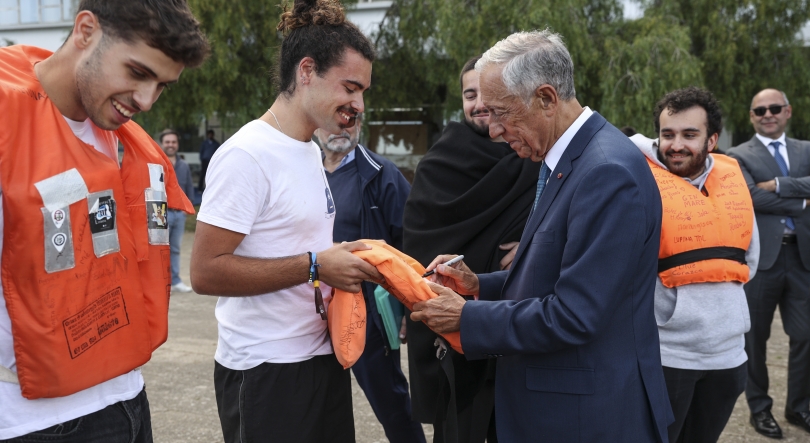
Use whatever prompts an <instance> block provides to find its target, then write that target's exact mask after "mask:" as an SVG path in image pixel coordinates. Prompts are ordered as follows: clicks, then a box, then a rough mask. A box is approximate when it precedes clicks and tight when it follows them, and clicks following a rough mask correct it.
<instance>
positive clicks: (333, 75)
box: [191, 0, 382, 443]
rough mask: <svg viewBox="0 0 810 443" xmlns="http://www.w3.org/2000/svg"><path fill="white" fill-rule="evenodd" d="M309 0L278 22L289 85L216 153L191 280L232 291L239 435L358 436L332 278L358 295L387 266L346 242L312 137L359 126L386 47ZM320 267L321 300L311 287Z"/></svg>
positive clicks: (228, 409)
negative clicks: (336, 237)
mask: <svg viewBox="0 0 810 443" xmlns="http://www.w3.org/2000/svg"><path fill="white" fill-rule="evenodd" d="M306 3H307V4H304V2H300V1H297V2H295V6H294V7H293V12H287V13H285V14H283V15H282V22H281V24H280V25H279V30H281V31H283V32H285V33H286V34H287V35H286V36H285V38H284V41H283V43H282V46H281V54H280V67H279V70H278V71H279V83H280V85H279V91H281V94H280V95H279V97H278V98H277V99H276V101H275V102H274V103H273V105H272V107H271V108H270V109H269V110H268V112H267V113H266V114H265V115H263V116H262V117H261V118H260V119H258V120H255V121H253V122H250V123H248V124H247V125H245V126H244V127H243V128H242V129H240V130H239V132H237V133H236V134H235V135H234V136H233V137H231V138H230V139H229V140H228V141H226V142H225V143H224V144H223V145H222V146H221V147H220V148H219V150H218V151H217V152H216V154H215V155H214V157H213V159H212V160H211V164H210V166H209V169H208V172H207V175H206V190H205V193H204V194H203V202H202V207H201V208H200V213H199V216H198V218H197V232H196V236H195V241H194V249H193V253H192V259H191V283H192V287H193V288H194V290H195V291H196V292H197V293H199V294H211V295H218V296H220V299H219V301H218V303H217V307H216V317H217V321H218V323H219V341H218V345H217V351H216V355H215V359H216V363H215V371H214V385H215V389H216V397H217V406H218V409H219V416H220V422H221V424H222V431H223V435H224V438H225V441H226V442H241V441H274V442H296V443H306V442H312V443H320V442H354V439H355V437H354V420H353V413H352V402H351V381H350V377H349V372H348V371H345V370H343V368H342V367H341V365H340V364H339V363H338V361H337V359H336V358H335V356H334V353H333V350H332V346H331V343H330V340H329V336H328V331H327V326H326V321H325V320H324V319H323V318H322V314H325V312H324V311H323V309H324V308H325V307H326V305H327V304H328V302H329V300H330V287H336V288H340V289H343V290H348V291H350V292H359V291H360V283H361V282H362V281H364V280H374V281H381V280H382V276H381V275H380V274H379V273H378V272H377V270H376V268H374V267H373V266H371V265H369V264H368V263H366V262H365V261H363V260H361V259H359V258H358V257H356V256H354V255H353V254H352V253H351V252H352V251H355V250H359V249H365V248H367V246H365V245H363V244H362V243H359V242H351V243H343V244H340V245H333V243H332V225H333V222H334V216H335V211H336V208H335V205H334V202H333V200H332V195H331V192H330V190H329V185H328V183H327V180H326V177H325V175H324V172H323V166H322V164H321V154H320V150H319V149H318V146H317V145H316V144H315V143H314V142H312V139H311V138H312V134H313V132H314V131H315V130H316V129H317V128H319V127H321V128H325V129H327V130H328V131H331V132H339V131H340V130H341V129H342V128H346V127H350V126H352V125H354V124H355V117H356V115H357V114H358V113H360V112H362V111H363V109H364V107H363V92H364V91H365V90H366V89H367V88H368V87H369V84H370V81H371V62H372V60H373V59H374V57H375V53H374V48H373V46H372V44H371V42H370V41H369V40H368V39H367V38H366V37H365V36H363V34H362V33H361V32H360V31H359V30H358V29H357V27H356V26H354V25H352V24H350V23H348V22H346V21H345V16H344V13H343V10H342V8H341V7H340V6H339V5H338V4H337V3H334V2H331V1H330V2H327V1H320V0H319V1H314V2H306ZM313 17H317V22H318V24H315V23H314V21H315V19H314V18H313ZM313 265H316V266H313ZM312 270H316V271H317V274H316V275H312V272H311V271H312ZM318 277H319V278H320V281H321V282H322V284H321V286H320V289H321V291H322V296H321V297H318V295H316V292H315V289H314V288H313V286H314V285H313V284H308V282H311V281H312V280H317V278H318ZM321 299H322V300H321Z"/></svg>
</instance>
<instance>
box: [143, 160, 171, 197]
mask: <svg viewBox="0 0 810 443" xmlns="http://www.w3.org/2000/svg"><path fill="white" fill-rule="evenodd" d="M147 165H148V166H149V187H150V188H151V189H152V190H153V191H160V192H166V182H165V181H164V178H163V165H158V164H155V163H147Z"/></svg>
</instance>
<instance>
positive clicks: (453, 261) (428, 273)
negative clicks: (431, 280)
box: [422, 255, 464, 278]
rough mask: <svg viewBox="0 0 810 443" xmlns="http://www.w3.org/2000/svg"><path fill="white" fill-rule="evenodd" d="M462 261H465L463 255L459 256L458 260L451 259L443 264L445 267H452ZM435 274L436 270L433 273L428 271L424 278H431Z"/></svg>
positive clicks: (423, 275)
mask: <svg viewBox="0 0 810 443" xmlns="http://www.w3.org/2000/svg"><path fill="white" fill-rule="evenodd" d="M461 260H464V256H463V255H459V256H458V257H456V258H451V259H450V260H447V261H446V262H444V263H442V264H443V265H445V266H450V265H454V264H456V263H458V262H460V261H461ZM435 273H436V269H435V268H434V269H433V270H432V271H427V272H425V273H424V274H422V278H425V277H430V276H431V275H433V274H435Z"/></svg>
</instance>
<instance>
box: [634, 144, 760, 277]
mask: <svg viewBox="0 0 810 443" xmlns="http://www.w3.org/2000/svg"><path fill="white" fill-rule="evenodd" d="M710 155H711V156H712V157H713V158H714V167H713V169H712V171H711V172H710V173H709V175H708V177H707V178H706V182H705V184H704V190H705V192H706V194H707V195H704V194H703V193H702V192H701V191H699V190H698V189H697V188H695V187H694V186H692V185H691V184H689V183H687V182H686V180H684V179H683V178H682V177H679V176H677V175H675V174H672V173H671V172H669V171H667V170H665V169H664V168H661V167H660V166H658V165H656V164H655V163H653V162H652V161H651V160H650V159H647V163H648V164H649V165H650V169H651V170H652V173H653V176H654V177H655V181H656V182H657V183H658V189H659V191H660V192H661V202H662V204H663V209H664V212H663V217H662V223H661V248H660V250H659V252H658V276H659V277H660V278H661V282H662V283H663V284H664V286H666V287H668V288H672V287H675V286H682V285H686V284H690V283H705V282H727V281H738V282H742V283H745V282H747V281H748V276H749V269H748V266H747V265H746V262H745V252H746V250H747V249H748V246H749V244H750V243H751V236H752V235H753V230H754V205H753V203H752V201H751V194H750V193H749V192H748V186H747V185H746V183H745V179H744V178H743V175H742V171H741V170H740V166H739V164H738V163H737V161H736V160H734V159H732V158H729V157H726V156H725V155H714V154H710Z"/></svg>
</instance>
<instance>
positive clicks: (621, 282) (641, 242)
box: [461, 164, 660, 355]
mask: <svg viewBox="0 0 810 443" xmlns="http://www.w3.org/2000/svg"><path fill="white" fill-rule="evenodd" d="M576 186H577V188H576V189H575V190H574V193H573V198H572V200H571V205H570V210H569V213H568V220H567V224H568V230H567V232H568V236H567V239H566V240H565V242H566V243H565V245H564V249H563V253H562V257H560V258H557V259H561V268H560V275H559V278H558V280H557V282H556V284H555V286H554V293H552V294H532V295H533V297H531V298H528V299H524V300H521V301H514V300H504V301H491V302H482V301H479V302H469V303H466V304H465V306H464V309H463V311H462V315H461V343H462V346H463V348H464V350H465V352H472V353H483V354H499V355H508V354H527V353H547V352H554V351H557V350H560V349H565V348H568V347H572V346H579V345H582V344H585V343H588V342H590V341H591V340H593V339H594V337H596V336H598V335H599V333H600V331H603V330H604V329H605V328H606V327H607V326H608V324H609V323H610V321H611V318H612V317H613V313H614V311H615V310H616V308H617V306H619V305H620V304H621V303H623V302H624V301H626V299H627V298H629V297H634V296H637V294H635V293H634V291H638V286H639V283H638V282H639V280H640V279H641V278H643V276H640V275H638V270H639V269H643V268H645V267H646V268H649V267H650V266H649V264H647V265H646V266H644V265H642V266H640V264H641V259H642V257H643V256H644V252H645V243H649V242H650V241H656V240H657V238H656V239H653V238H652V237H653V234H651V232H655V229H654V228H655V226H654V225H653V223H654V221H652V219H653V218H654V217H652V216H650V215H649V214H647V208H648V207H649V208H654V207H655V202H654V201H646V202H645V201H642V199H641V193H640V192H639V185H638V182H637V181H636V179H635V177H634V176H633V174H632V173H631V172H630V171H628V170H627V169H626V168H625V167H623V166H621V165H616V164H602V165H599V166H597V167H595V168H593V169H592V170H590V171H588V172H587V173H586V174H585V176H584V177H582V179H581V180H580V181H579V183H577V184H576ZM551 210H554V208H553V207H552V209H551ZM655 223H660V220H658V221H655ZM656 244H657V242H656ZM646 247H650V246H649V245H647V246H646ZM656 249H657V248H656ZM542 253H543V251H541V250H540V249H538V248H532V247H531V246H530V249H529V250H527V251H526V254H542ZM647 255H648V256H649V255H650V254H647ZM532 277H533V275H532V274H531V273H529V276H528V277H527V278H532ZM483 284H484V283H482V288H483ZM524 286H527V285H524ZM528 286H529V287H531V285H528ZM482 292H483V291H482ZM648 295H649V296H650V297H652V296H653V294H652V293H650V294H648Z"/></svg>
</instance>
